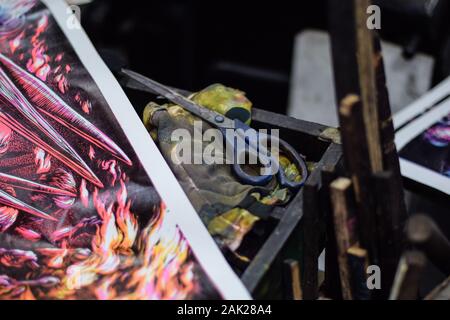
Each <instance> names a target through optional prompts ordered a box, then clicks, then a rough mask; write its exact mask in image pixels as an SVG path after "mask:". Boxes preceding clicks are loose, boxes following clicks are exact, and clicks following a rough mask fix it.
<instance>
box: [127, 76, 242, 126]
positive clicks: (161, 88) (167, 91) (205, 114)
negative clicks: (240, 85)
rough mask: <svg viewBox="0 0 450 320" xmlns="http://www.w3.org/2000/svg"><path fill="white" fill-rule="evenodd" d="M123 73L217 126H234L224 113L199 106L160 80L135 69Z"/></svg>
mask: <svg viewBox="0 0 450 320" xmlns="http://www.w3.org/2000/svg"><path fill="white" fill-rule="evenodd" d="M122 73H124V74H125V75H126V76H128V77H129V78H131V79H133V80H135V81H137V82H139V83H140V84H142V85H143V86H145V87H147V88H149V89H150V91H152V92H154V93H156V94H159V95H161V96H163V97H164V98H166V99H167V100H169V101H171V102H173V103H175V104H176V105H179V106H180V107H182V108H183V109H186V110H187V111H189V112H190V113H192V114H194V115H196V116H198V117H199V118H201V119H203V120H205V121H207V122H209V123H211V124H213V125H215V126H218V127H222V128H234V121H232V120H230V119H228V118H226V117H224V116H223V115H221V114H219V113H217V112H215V111H212V110H209V109H206V108H204V107H202V106H199V105H198V104H196V103H195V102H193V101H191V100H189V99H188V98H186V97H184V96H182V95H181V94H179V93H178V92H176V91H175V90H173V89H171V88H169V87H167V86H165V85H163V84H161V83H159V82H156V81H155V80H152V79H150V78H147V77H145V76H143V75H141V74H139V73H136V72H134V71H131V70H127V69H122ZM218 117H220V118H221V119H223V121H220V122H217V121H216V119H217V118H218Z"/></svg>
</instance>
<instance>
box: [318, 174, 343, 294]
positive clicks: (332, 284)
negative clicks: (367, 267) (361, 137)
mask: <svg viewBox="0 0 450 320" xmlns="http://www.w3.org/2000/svg"><path fill="white" fill-rule="evenodd" d="M335 170H336V169H335V167H334V166H325V167H324V168H323V169H322V189H321V204H322V211H323V212H324V213H325V224H326V244H325V279H324V284H323V293H324V294H325V296H326V297H329V298H331V299H333V300H338V299H339V300H340V299H342V291H341V280H340V276H339V266H338V259H337V243H336V233H335V231H334V224H333V209H332V204H331V190H330V185H331V183H332V182H333V181H334V180H335V179H336V178H337V173H336V171H335Z"/></svg>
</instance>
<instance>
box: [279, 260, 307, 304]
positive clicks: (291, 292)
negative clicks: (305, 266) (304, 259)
mask: <svg viewBox="0 0 450 320" xmlns="http://www.w3.org/2000/svg"><path fill="white" fill-rule="evenodd" d="M283 269H284V270H283V273H284V288H285V299H287V300H302V299H303V292H302V287H301V281H300V264H299V263H298V261H297V260H291V259H289V260H285V261H284V262H283Z"/></svg>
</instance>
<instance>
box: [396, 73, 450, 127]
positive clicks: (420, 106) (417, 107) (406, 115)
mask: <svg viewBox="0 0 450 320" xmlns="http://www.w3.org/2000/svg"><path fill="white" fill-rule="evenodd" d="M448 95H450V77H448V78H447V79H445V80H444V81H442V82H441V83H439V84H438V85H437V86H436V87H434V88H433V89H431V90H430V91H429V92H427V93H426V94H424V95H423V96H422V97H420V98H419V99H417V100H416V101H414V102H413V103H412V104H411V105H409V106H408V107H406V108H404V109H402V110H401V111H399V112H397V113H396V114H395V115H394V117H393V121H394V127H395V128H396V129H398V128H400V127H401V126H404V125H405V124H407V123H408V121H410V120H412V119H414V118H415V117H417V116H418V115H420V114H421V113H423V112H425V110H427V109H428V108H431V107H432V106H433V105H435V104H436V103H438V102H439V101H440V100H442V99H444V98H445V97H446V96H448Z"/></svg>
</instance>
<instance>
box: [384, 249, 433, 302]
mask: <svg viewBox="0 0 450 320" xmlns="http://www.w3.org/2000/svg"><path fill="white" fill-rule="evenodd" d="M426 262H427V259H426V257H425V255H424V254H423V253H422V252H420V251H407V252H405V253H404V254H403V256H402V258H401V259H400V262H399V264H398V269H397V273H396V275H395V280H394V285H393V287H392V290H391V295H390V298H389V299H390V300H416V299H417V298H418V294H419V285H420V279H421V276H422V273H423V270H424V268H425V266H426Z"/></svg>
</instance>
